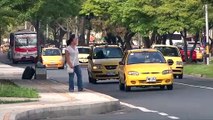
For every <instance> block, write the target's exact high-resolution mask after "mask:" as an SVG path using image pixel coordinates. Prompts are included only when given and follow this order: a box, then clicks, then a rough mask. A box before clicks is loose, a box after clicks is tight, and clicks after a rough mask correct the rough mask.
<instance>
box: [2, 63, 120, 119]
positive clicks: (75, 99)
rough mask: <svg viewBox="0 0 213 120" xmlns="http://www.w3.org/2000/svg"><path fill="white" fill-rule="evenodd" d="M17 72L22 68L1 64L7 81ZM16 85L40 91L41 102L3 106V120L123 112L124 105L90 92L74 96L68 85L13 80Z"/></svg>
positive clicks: (42, 81)
mask: <svg viewBox="0 0 213 120" xmlns="http://www.w3.org/2000/svg"><path fill="white" fill-rule="evenodd" d="M14 69H15V71H18V70H19V71H21V69H20V68H14V67H12V66H9V65H5V64H3V63H0V75H4V76H5V78H8V76H14V72H11V71H12V70H14ZM10 70H11V71H10ZM4 71H7V72H4ZM8 71H9V72H8ZM21 72H22V71H21ZM0 79H2V77H0ZM12 81H13V82H14V83H16V84H17V85H19V86H24V87H28V88H34V89H37V90H38V92H39V96H40V98H39V99H38V101H37V102H28V103H18V104H0V120H39V119H44V118H57V117H62V116H71V115H87V114H98V113H106V112H110V111H114V110H118V109H119V108H120V102H119V100H117V99H115V98H112V97H110V96H107V95H104V94H100V93H97V92H94V91H90V90H85V91H83V92H78V91H75V92H72V93H70V92H68V84H63V83H59V82H56V81H53V80H20V79H13V80H12ZM2 99H5V98H2ZM13 99H14V98H13ZM0 100H1V97H0Z"/></svg>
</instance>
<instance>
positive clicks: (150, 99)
mask: <svg viewBox="0 0 213 120" xmlns="http://www.w3.org/2000/svg"><path fill="white" fill-rule="evenodd" d="M1 60H2V58H1ZM27 65H33V64H31V63H27V64H25V63H22V64H18V65H15V66H19V67H26V66H27ZM82 72H83V81H84V87H85V88H87V89H90V90H93V91H97V92H101V93H104V94H107V95H110V96H112V97H115V98H117V99H119V100H120V101H121V102H122V104H123V105H124V106H125V107H124V109H122V110H120V111H115V112H112V113H108V114H99V115H89V116H71V117H70V116H65V117H63V118H55V119H51V120H61V119H64V120H99V119H102V120H112V119H114V120H174V119H180V120H213V80H210V79H204V78H196V77H191V76H184V78H183V79H175V83H174V90H172V91H168V90H159V89H158V88H146V89H145V88H135V89H133V91H131V92H123V91H120V90H119V89H118V82H117V81H116V80H111V81H100V82H98V84H90V83H88V75H87V71H86V68H85V67H84V68H82ZM48 78H49V79H52V80H56V81H58V82H61V83H64V84H67V85H68V74H67V72H66V70H58V69H51V70H48Z"/></svg>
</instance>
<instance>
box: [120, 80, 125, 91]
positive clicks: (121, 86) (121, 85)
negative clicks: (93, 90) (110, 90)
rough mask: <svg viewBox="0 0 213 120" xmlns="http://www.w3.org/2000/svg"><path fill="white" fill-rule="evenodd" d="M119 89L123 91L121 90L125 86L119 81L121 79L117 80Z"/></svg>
mask: <svg viewBox="0 0 213 120" xmlns="http://www.w3.org/2000/svg"><path fill="white" fill-rule="evenodd" d="M119 89H120V90H121V91H123V90H124V89H125V86H124V84H123V83H121V80H119Z"/></svg>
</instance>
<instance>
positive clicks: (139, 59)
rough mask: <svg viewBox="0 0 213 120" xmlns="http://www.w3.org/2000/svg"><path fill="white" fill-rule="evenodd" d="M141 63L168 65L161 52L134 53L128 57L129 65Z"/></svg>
mask: <svg viewBox="0 0 213 120" xmlns="http://www.w3.org/2000/svg"><path fill="white" fill-rule="evenodd" d="M139 63H166V61H165V59H164V57H163V56H162V54H160V53H159V52H134V53H130V54H129V56H128V65H130V64H139Z"/></svg>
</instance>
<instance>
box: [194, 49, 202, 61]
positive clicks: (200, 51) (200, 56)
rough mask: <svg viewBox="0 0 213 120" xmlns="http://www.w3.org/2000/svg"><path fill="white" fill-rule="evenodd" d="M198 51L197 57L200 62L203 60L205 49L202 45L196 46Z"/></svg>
mask: <svg viewBox="0 0 213 120" xmlns="http://www.w3.org/2000/svg"><path fill="white" fill-rule="evenodd" d="M195 51H196V59H197V61H199V62H203V50H202V47H197V48H195Z"/></svg>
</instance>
